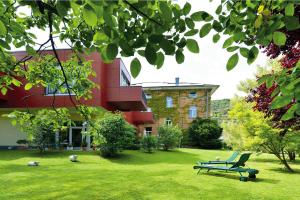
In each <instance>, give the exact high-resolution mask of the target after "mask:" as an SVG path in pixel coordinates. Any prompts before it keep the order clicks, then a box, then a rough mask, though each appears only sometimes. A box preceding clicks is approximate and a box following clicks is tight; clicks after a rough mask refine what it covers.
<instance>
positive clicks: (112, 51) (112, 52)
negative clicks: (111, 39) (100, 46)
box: [106, 43, 118, 60]
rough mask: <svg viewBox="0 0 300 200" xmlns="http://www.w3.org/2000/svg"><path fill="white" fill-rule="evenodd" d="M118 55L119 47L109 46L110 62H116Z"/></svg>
mask: <svg viewBox="0 0 300 200" xmlns="http://www.w3.org/2000/svg"><path fill="white" fill-rule="evenodd" d="M117 55H118V46H117V45H116V44H114V43H111V44H109V45H107V47H106V56H107V58H108V59H109V60H114V59H115V58H116V57H117Z"/></svg>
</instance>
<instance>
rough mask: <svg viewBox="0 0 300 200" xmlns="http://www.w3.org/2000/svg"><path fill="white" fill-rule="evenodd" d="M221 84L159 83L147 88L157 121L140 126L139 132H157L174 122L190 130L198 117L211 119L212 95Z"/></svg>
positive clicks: (147, 95)
mask: <svg viewBox="0 0 300 200" xmlns="http://www.w3.org/2000/svg"><path fill="white" fill-rule="evenodd" d="M218 87H219V86H218V85H208V84H196V83H180V82H179V78H176V80H175V83H168V84H161V83H158V86H153V83H152V86H149V87H143V89H144V91H145V94H146V98H147V103H148V111H152V112H153V114H154V120H155V123H149V124H147V123H144V124H140V125H138V129H139V133H140V134H141V135H142V134H144V135H145V134H153V135H156V134H157V128H158V127H159V126H161V125H164V124H166V125H168V124H174V125H178V126H179V127H180V128H182V129H187V128H188V127H189V124H190V123H191V122H192V121H193V120H194V119H195V118H196V117H202V118H207V117H210V115H211V95H212V94H213V93H214V92H215V91H216V89H217V88H218Z"/></svg>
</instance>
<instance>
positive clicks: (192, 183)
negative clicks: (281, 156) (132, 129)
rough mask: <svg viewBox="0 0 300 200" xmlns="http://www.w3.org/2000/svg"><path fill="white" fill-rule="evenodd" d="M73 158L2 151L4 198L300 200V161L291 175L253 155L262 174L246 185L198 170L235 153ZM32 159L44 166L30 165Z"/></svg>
mask: <svg viewBox="0 0 300 200" xmlns="http://www.w3.org/2000/svg"><path fill="white" fill-rule="evenodd" d="M72 153H74V152H52V153H47V154H45V155H41V154H39V153H37V152H30V151H0V199H1V200H6V199H8V200H10V199H139V200H140V199H155V200H156V199H157V200H161V199H162V200H165V199H172V200H173V199H243V200H244V199H255V200H257V199H272V200H274V199H288V200H293V199H295V200H298V199H300V190H299V188H300V162H298V163H295V164H293V165H292V167H293V168H294V169H296V171H297V173H295V174H289V173H285V172H283V171H282V170H281V166H280V165H279V164H278V161H277V160H276V159H275V158H274V157H273V156H272V155H260V156H256V155H253V156H252V157H251V158H250V162H248V165H249V166H251V167H253V168H257V169H259V170H260V173H259V174H258V176H257V177H258V178H257V180H256V181H248V182H241V181H239V175H238V174H236V173H222V172H209V173H206V172H202V173H201V174H200V175H197V171H196V170H195V171H194V170H193V169H192V167H193V164H194V163H195V162H196V161H197V160H209V159H214V158H215V157H216V156H220V157H221V158H224V159H225V158H227V157H228V156H229V155H231V152H229V151H208V150H196V149H180V150H176V151H170V152H163V151H157V152H155V153H153V154H147V153H143V152H141V151H124V152H123V153H122V156H121V157H119V158H115V159H104V158H101V157H99V156H98V155H97V154H96V152H75V153H76V154H78V155H79V160H80V162H78V163H72V162H70V161H69V160H68V155H70V154H72ZM31 160H37V161H40V164H41V166H39V167H28V166H26V164H27V162H28V161H31Z"/></svg>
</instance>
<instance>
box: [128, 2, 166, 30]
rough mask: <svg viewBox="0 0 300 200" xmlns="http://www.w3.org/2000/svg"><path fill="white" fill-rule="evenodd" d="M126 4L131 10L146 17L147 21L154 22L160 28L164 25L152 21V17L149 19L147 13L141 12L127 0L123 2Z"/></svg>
mask: <svg viewBox="0 0 300 200" xmlns="http://www.w3.org/2000/svg"><path fill="white" fill-rule="evenodd" d="M123 1H124V3H126V4H127V5H129V7H130V8H132V9H133V10H135V11H136V12H137V13H139V14H140V15H142V16H144V17H146V18H147V19H149V20H150V21H152V22H154V23H155V24H158V25H160V26H163V24H161V23H160V22H158V21H156V20H154V19H152V18H151V17H149V16H148V15H147V14H146V13H144V12H143V11H141V10H139V9H138V8H136V7H135V6H134V5H133V4H131V3H129V2H128V1H127V0H123Z"/></svg>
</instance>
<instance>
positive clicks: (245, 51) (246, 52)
mask: <svg viewBox="0 0 300 200" xmlns="http://www.w3.org/2000/svg"><path fill="white" fill-rule="evenodd" d="M248 53H249V50H248V49H247V48H244V47H242V48H240V54H241V55H242V56H243V57H245V58H248Z"/></svg>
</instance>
